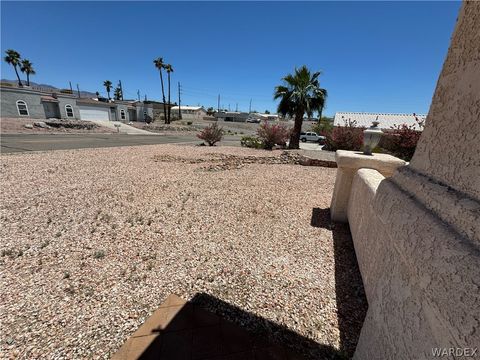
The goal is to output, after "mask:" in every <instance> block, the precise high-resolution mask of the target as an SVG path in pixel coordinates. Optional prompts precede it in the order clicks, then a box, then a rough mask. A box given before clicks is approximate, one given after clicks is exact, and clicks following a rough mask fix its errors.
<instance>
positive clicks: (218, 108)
mask: <svg viewBox="0 0 480 360" xmlns="http://www.w3.org/2000/svg"><path fill="white" fill-rule="evenodd" d="M217 110H218V112H220V94H218V106H217Z"/></svg>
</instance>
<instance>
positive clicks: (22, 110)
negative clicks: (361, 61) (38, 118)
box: [17, 100, 29, 116]
mask: <svg viewBox="0 0 480 360" xmlns="http://www.w3.org/2000/svg"><path fill="white" fill-rule="evenodd" d="M17 110H18V115H20V116H28V115H29V114H28V107H27V103H26V102H25V101H23V100H17Z"/></svg>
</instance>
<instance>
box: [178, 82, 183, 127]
mask: <svg viewBox="0 0 480 360" xmlns="http://www.w3.org/2000/svg"><path fill="white" fill-rule="evenodd" d="M181 88H182V86H181V85H180V81H179V82H178V118H179V119H180V120H181V119H182V109H181V102H180V93H181Z"/></svg>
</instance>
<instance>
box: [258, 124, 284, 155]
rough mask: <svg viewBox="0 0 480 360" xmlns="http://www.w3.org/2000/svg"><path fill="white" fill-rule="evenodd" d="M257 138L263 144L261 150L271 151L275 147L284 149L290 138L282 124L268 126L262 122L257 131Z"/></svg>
mask: <svg viewBox="0 0 480 360" xmlns="http://www.w3.org/2000/svg"><path fill="white" fill-rule="evenodd" d="M257 136H258V138H259V139H260V140H261V141H262V143H263V148H264V149H266V150H272V149H273V147H274V146H275V145H280V146H282V147H285V146H286V144H287V141H288V138H289V136H290V130H289V129H287V127H285V125H283V124H269V123H268V121H264V122H263V124H262V125H260V127H259V128H258V130H257Z"/></svg>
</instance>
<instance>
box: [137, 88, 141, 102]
mask: <svg viewBox="0 0 480 360" xmlns="http://www.w3.org/2000/svg"><path fill="white" fill-rule="evenodd" d="M137 96H138V101H140V90H137Z"/></svg>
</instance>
